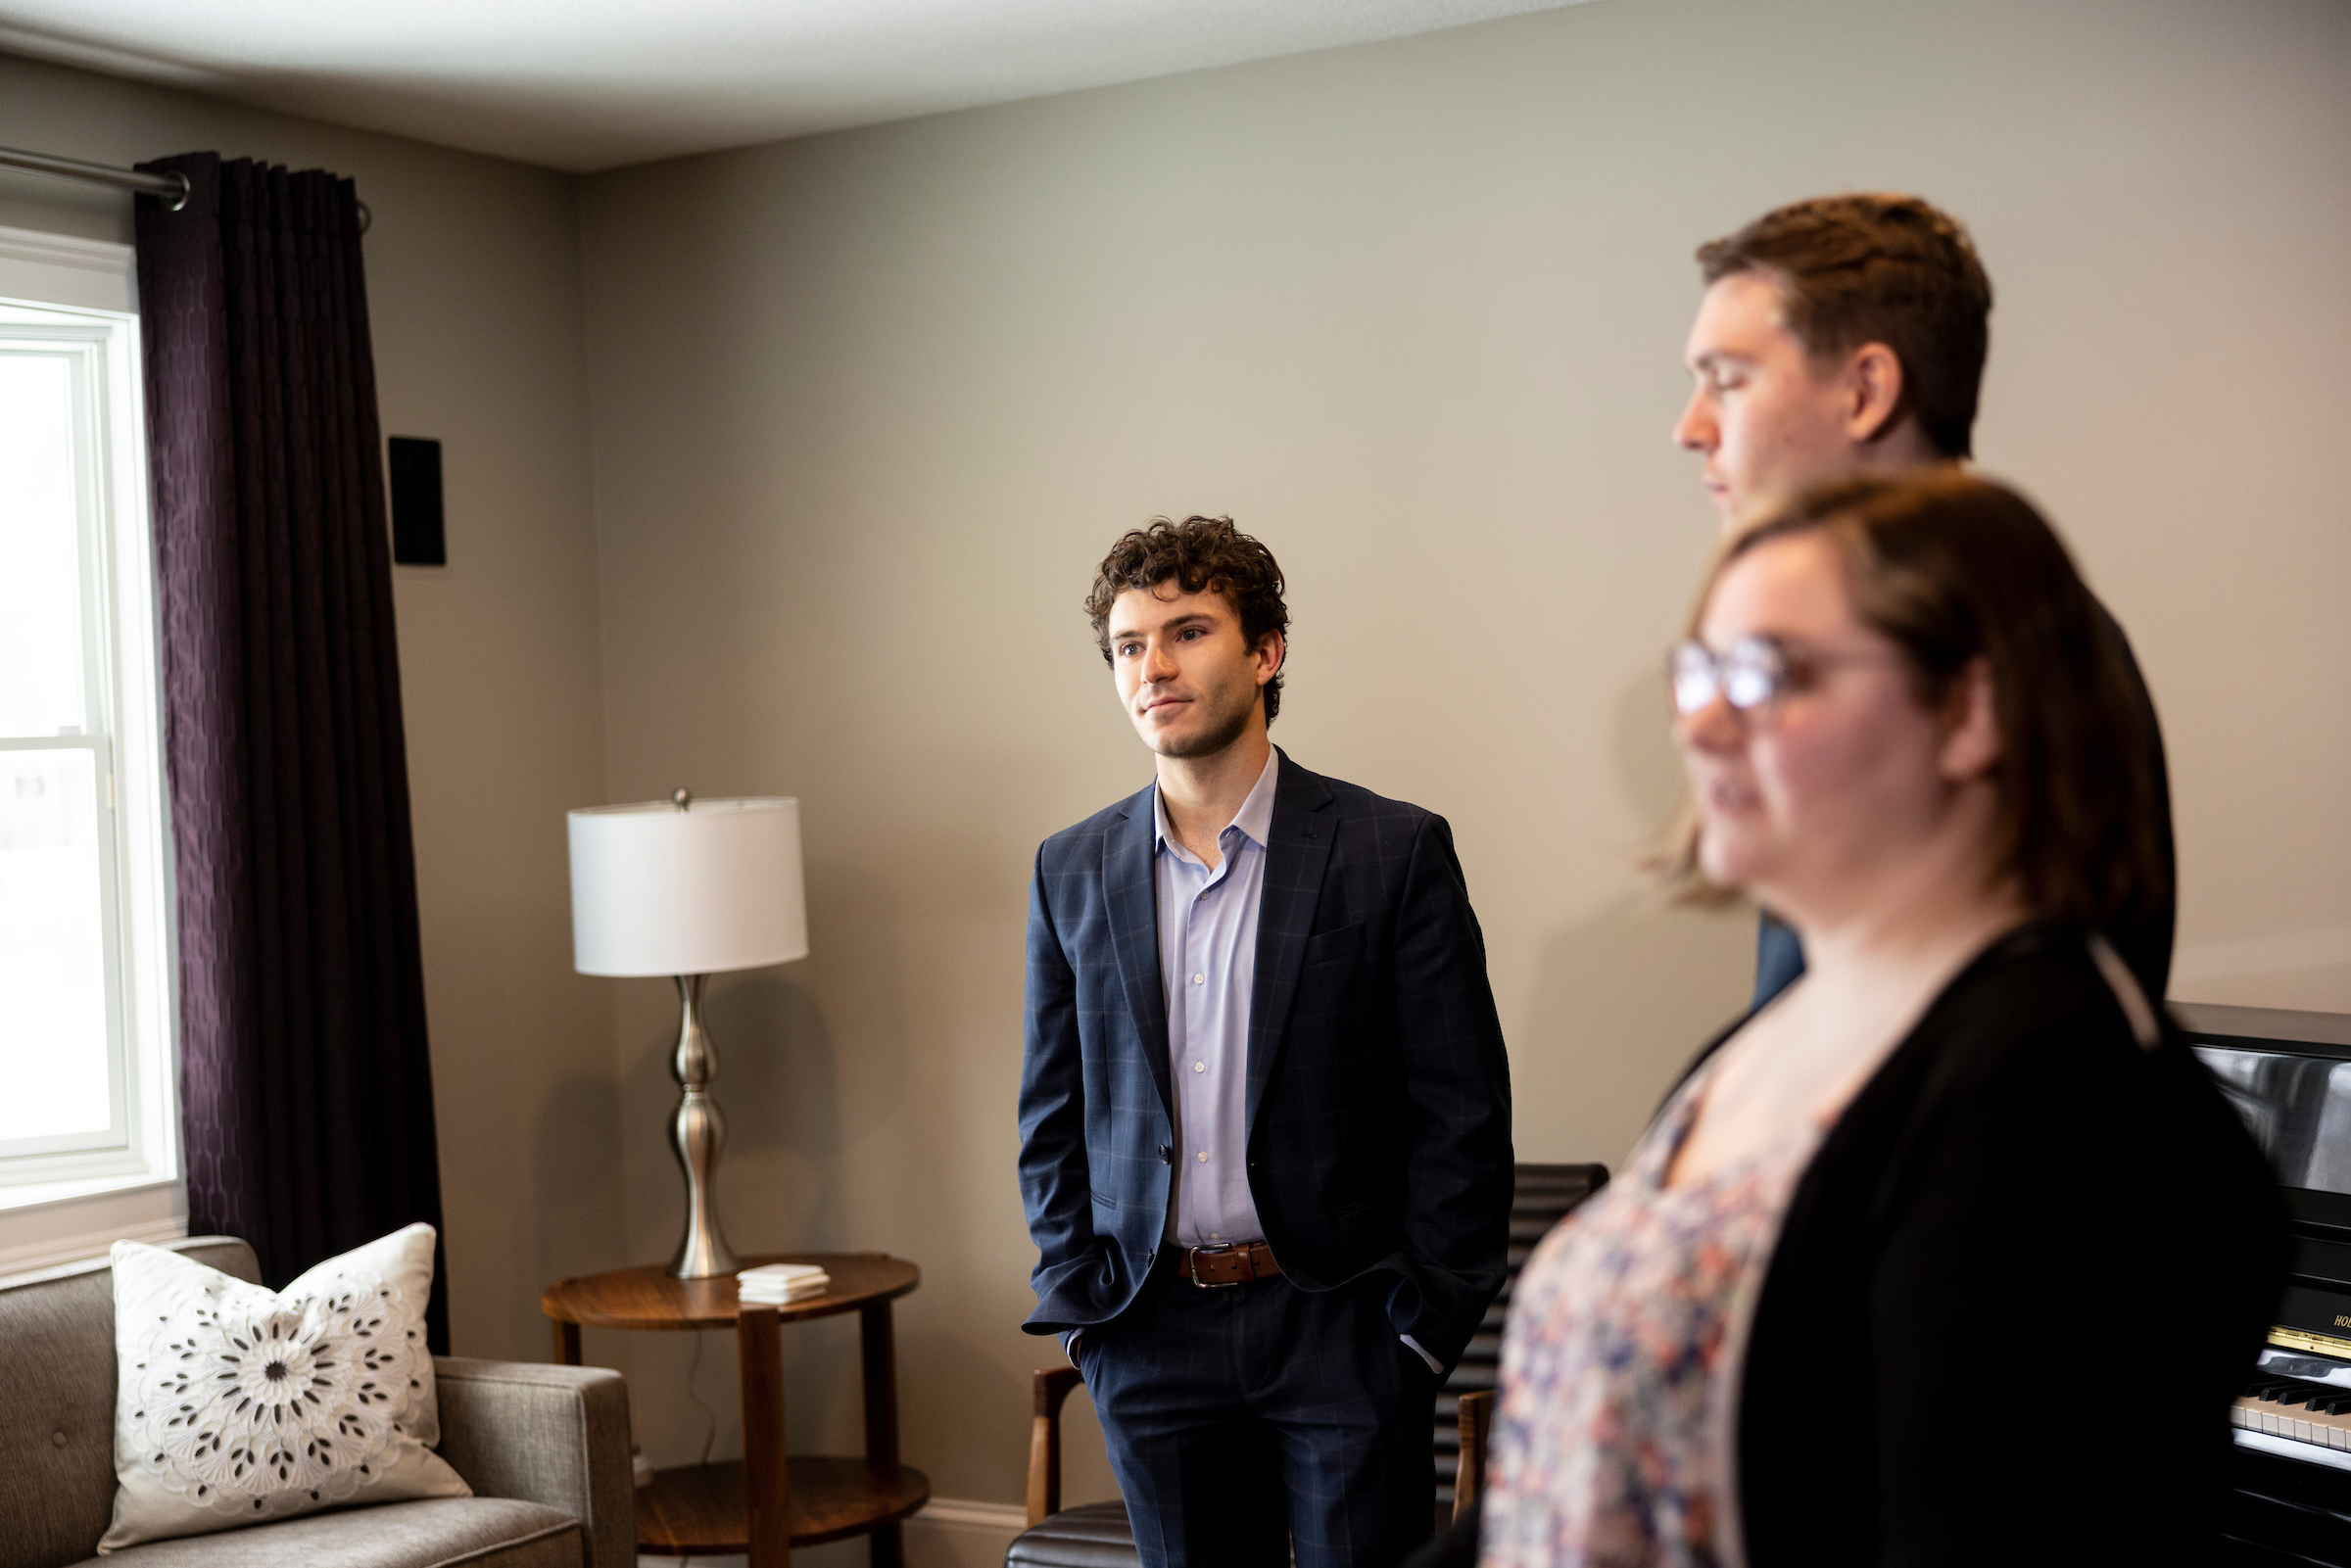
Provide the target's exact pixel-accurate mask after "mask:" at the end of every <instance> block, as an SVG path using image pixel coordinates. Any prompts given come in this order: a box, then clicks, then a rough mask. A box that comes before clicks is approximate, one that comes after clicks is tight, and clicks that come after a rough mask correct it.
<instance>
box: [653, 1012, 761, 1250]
mask: <svg viewBox="0 0 2351 1568" xmlns="http://www.w3.org/2000/svg"><path fill="white" fill-rule="evenodd" d="M706 978H708V976H707V975H702V974H681V975H678V976H677V981H678V1004H679V1007H680V1009H681V1013H682V1017H681V1018H680V1020H679V1022H678V1051H677V1055H676V1056H675V1057H673V1058H672V1059H671V1060H670V1072H671V1074H672V1075H673V1076H675V1077H676V1078H677V1080H678V1089H679V1091H680V1092H679V1096H678V1110H677V1115H675V1116H673V1117H670V1121H669V1146H670V1148H672V1149H673V1150H675V1151H677V1156H678V1166H679V1168H680V1169H682V1170H684V1171H685V1172H686V1235H685V1239H684V1240H682V1241H680V1242H679V1243H678V1251H677V1256H676V1257H674V1258H672V1259H670V1260H669V1272H670V1276H671V1277H672V1278H675V1279H708V1278H710V1277H711V1276H713V1275H715V1274H732V1273H734V1272H735V1271H736V1270H738V1269H740V1268H741V1267H743V1259H740V1258H737V1257H736V1256H735V1249H734V1248H732V1247H729V1246H728V1245H727V1238H726V1234H725V1233H724V1232H723V1231H721V1230H720V1229H719V1225H718V1189H717V1182H716V1178H717V1175H718V1157H719V1154H720V1152H721V1151H722V1150H724V1149H725V1148H726V1146H727V1118H726V1117H725V1116H724V1115H722V1114H721V1113H720V1111H719V1109H718V1101H717V1100H716V1099H714V1098H713V1097H712V1096H711V1093H710V1084H711V1082H712V1080H713V1079H715V1078H716V1077H717V1076H718V1047H717V1046H715V1045H713V1044H712V1043H711V1041H710V1036H709V1035H708V1034H706V1033H705V1032H703V1029H702V981H703V980H704V979H706Z"/></svg>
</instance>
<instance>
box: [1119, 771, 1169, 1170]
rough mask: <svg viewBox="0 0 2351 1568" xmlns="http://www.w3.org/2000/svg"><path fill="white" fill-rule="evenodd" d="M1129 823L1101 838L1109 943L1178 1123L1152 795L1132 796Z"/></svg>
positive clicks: (1164, 1101) (1162, 1093) (1162, 1096)
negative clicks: (1163, 973)
mask: <svg viewBox="0 0 2351 1568" xmlns="http://www.w3.org/2000/svg"><path fill="white" fill-rule="evenodd" d="M1124 811H1125V814H1126V819H1127V820H1126V821H1125V822H1124V823H1122V824H1120V826H1119V828H1118V830H1117V831H1116V832H1112V833H1109V834H1106V835H1105V836H1104V837H1103V840H1102V899H1103V903H1104V904H1105V905H1106V906H1107V907H1108V909H1109V912H1110V939H1111V946H1112V947H1113V948H1114V949H1115V951H1116V954H1117V957H1118V964H1119V980H1120V983H1121V984H1122V986H1123V987H1124V988H1125V990H1126V992H1127V1006H1128V1010H1129V1011H1130V1012H1131V1013H1132V1014H1133V1016H1134V1026H1135V1029H1136V1031H1137V1032H1138V1033H1139V1034H1140V1035H1141V1036H1142V1041H1143V1054H1144V1055H1145V1056H1147V1057H1149V1058H1150V1059H1151V1081H1152V1082H1153V1083H1155V1084H1157V1085H1159V1103H1160V1105H1161V1106H1162V1107H1163V1108H1165V1109H1166V1111H1167V1113H1168V1121H1169V1124H1170V1125H1171V1126H1172V1125H1174V1124H1175V1120H1176V1096H1175V1091H1174V1087H1173V1086H1172V1085H1171V1084H1170V1083H1169V1082H1168V999H1167V996H1166V994H1165V988H1164V987H1163V986H1162V985H1161V984H1160V977H1159V899H1158V896H1157V891H1156V886H1155V883H1154V881H1153V878H1152V869H1153V868H1152V864H1151V855H1152V846H1153V843H1154V841H1155V840H1156V839H1157V837H1158V833H1159V830H1158V824H1157V822H1156V820H1155V819H1154V817H1153V816H1152V812H1151V791H1150V789H1149V788H1146V789H1144V790H1143V791H1142V793H1140V794H1137V795H1133V796H1130V797H1129V798H1128V800H1127V802H1126V805H1125V807H1124Z"/></svg>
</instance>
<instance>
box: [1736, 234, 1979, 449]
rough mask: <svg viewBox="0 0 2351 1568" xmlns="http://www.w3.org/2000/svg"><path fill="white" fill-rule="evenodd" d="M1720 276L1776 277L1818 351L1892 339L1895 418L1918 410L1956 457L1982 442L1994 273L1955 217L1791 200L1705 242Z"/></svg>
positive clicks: (1809, 347)
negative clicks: (1979, 422) (1897, 370)
mask: <svg viewBox="0 0 2351 1568" xmlns="http://www.w3.org/2000/svg"><path fill="white" fill-rule="evenodd" d="M1698 264H1699V269H1700V271H1702V272H1703V274H1704V275H1705V280H1706V281H1707V282H1708V283H1709V284H1711V283H1715V282H1718V281H1719V280H1721V279H1723V278H1726V277H1728V276H1730V275H1731V274H1732V273H1734V272H1748V271H1755V272H1762V273H1765V274H1766V275H1768V276H1770V277H1772V278H1773V279H1775V280H1777V282H1778V283H1779V285H1780V296H1781V299H1782V300H1783V302H1784V303H1785V305H1786V309H1787V321H1788V330H1789V331H1790V332H1792V333H1794V334H1795V335H1796V340H1797V341H1798V342H1799V343H1801V344H1802V345H1803V346H1804V349H1805V352H1807V353H1808V354H1810V355H1812V356H1814V357H1815V358H1818V357H1820V356H1827V355H1838V354H1846V353H1849V352H1850V351H1852V350H1854V349H1858V348H1859V347H1861V345H1863V344H1865V343H1883V344H1884V345H1886V347H1888V348H1889V349H1892V350H1893V351H1894V355H1895V358H1896V359H1899V360H1900V361H1901V365H1902V394H1901V402H1900V404H1897V405H1896V406H1895V414H1894V420H1893V421H1889V422H1890V423H1894V422H1898V421H1899V420H1900V418H1901V416H1902V415H1903V414H1905V413H1909V414H1915V415H1916V416H1917V418H1918V427H1919V429H1920V431H1921V432H1922V433H1924V434H1925V436H1926V438H1927V439H1928V440H1929V441H1931V442H1933V443H1934V444H1935V450H1936V451H1940V452H1942V453H1943V455H1944V456H1946V457H1965V456H1968V455H1970V454H1971V451H1972V450H1973V446H1974V431H1975V424H1976V400H1977V396H1978V394H1979V392H1980V391H1981V390H1982V386H1983V382H1984V356H1985V355H1986V353H1987V352H1988V351H1989V350H1990V348H1991V278H1990V277H1988V276H1987V275H1986V274H1985V271H1984V263H1983V262H1982V261H1980V260H1978V259H1977V256H1976V247H1975V242H1974V241H1972V240H1970V239H1969V238H1968V237H1967V230H1966V228H1965V227H1964V226H1962V225H1961V223H1960V221H1959V220H1958V219H1957V218H1955V217H1953V216H1951V215H1950V214H1948V213H1945V212H1943V211H1942V210H1941V209H1939V208H1936V207H1933V206H1931V205H1929V204H1928V203H1926V202H1923V201H1920V200H1919V199H1918V198H1917V197H1915V196H1870V195H1856V196H1821V197H1815V198H1813V199H1812V200H1811V201H1807V202H1792V203H1790V204H1789V205H1788V206H1786V207H1781V208H1775V209H1773V210H1772V211H1771V212H1768V213H1766V214H1763V215H1762V216H1761V217H1758V218H1756V219H1755V220H1754V221H1753V222H1752V223H1750V224H1748V225H1747V227H1745V228H1743V229H1741V230H1739V232H1738V233H1736V234H1726V235H1724V236H1723V237H1722V238H1721V239H1718V240H1709V241H1707V242H1706V243H1705V244H1703V245H1702V246H1700V247H1699V248H1698Z"/></svg>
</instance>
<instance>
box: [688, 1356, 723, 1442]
mask: <svg viewBox="0 0 2351 1568" xmlns="http://www.w3.org/2000/svg"><path fill="white" fill-rule="evenodd" d="M701 1368H702V1337H701V1335H699V1334H696V1335H695V1337H694V1360H693V1362H692V1364H690V1365H689V1366H688V1367H687V1368H686V1397H687V1398H688V1399H690V1400H692V1401H693V1402H694V1407H695V1408H696V1409H697V1410H699V1411H701V1412H702V1416H703V1418H704V1419H705V1420H707V1421H708V1422H709V1423H710V1425H709V1428H708V1430H706V1431H704V1432H703V1434H702V1463H704V1464H708V1463H709V1462H710V1446H711V1445H712V1444H714V1443H716V1442H717V1441H718V1412H717V1411H716V1410H713V1409H712V1408H710V1406H708V1405H707V1404H704V1403H703V1402H702V1397H701V1395H699V1394H697V1393H696V1392H695V1387H694V1375H695V1374H696V1372H698V1371H700V1370H701Z"/></svg>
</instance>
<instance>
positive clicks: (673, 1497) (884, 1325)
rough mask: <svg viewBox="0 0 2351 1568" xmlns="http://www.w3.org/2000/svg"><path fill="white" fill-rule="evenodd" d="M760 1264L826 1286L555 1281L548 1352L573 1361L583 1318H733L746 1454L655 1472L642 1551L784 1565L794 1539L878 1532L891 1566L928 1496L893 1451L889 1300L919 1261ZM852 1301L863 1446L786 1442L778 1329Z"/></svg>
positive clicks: (644, 1321) (641, 1321)
mask: <svg viewBox="0 0 2351 1568" xmlns="http://www.w3.org/2000/svg"><path fill="white" fill-rule="evenodd" d="M760 1263H815V1264H817V1265H818V1266H819V1267H821V1268H823V1269H824V1271H825V1272H826V1273H827V1274H829V1275H831V1276H832V1284H831V1285H830V1286H828V1287H827V1289H826V1291H825V1294H824V1295H822V1296H811V1297H809V1298H807V1299H806V1300H804V1301H797V1302H792V1303H790V1304H788V1305H786V1306H783V1307H766V1306H758V1305H753V1306H749V1307H745V1306H744V1305H743V1304H742V1303H741V1302H740V1301H738V1300H737V1299H736V1287H735V1276H734V1275H732V1274H722V1275H719V1276H717V1277H715V1278H711V1279H672V1278H670V1277H669V1275H668V1274H666V1273H665V1272H663V1270H662V1268H661V1266H660V1265H659V1264H654V1265H652V1266H650V1267H647V1268H619V1269H614V1270H612V1271H611V1272H610V1273H604V1274H587V1275H583V1276H581V1277H579V1278H577V1279H564V1280H557V1281H556V1282H555V1283H554V1284H552V1285H550V1286H549V1287H548V1288H547V1290H546V1292H545V1293H544V1294H542V1295H541V1296H540V1298H539V1307H540V1310H542V1311H544V1312H545V1313H547V1315H548V1316H549V1317H551V1318H552V1319H554V1329H555V1359H556V1360H558V1361H561V1362H563V1363H565V1364H566V1365H570V1366H577V1365H579V1364H580V1329H581V1328H582V1327H583V1326H586V1327H591V1328H618V1329H649V1330H656V1331H658V1330H684V1331H693V1330H698V1329H710V1328H731V1329H733V1330H734V1331H735V1339H736V1346H737V1350H738V1353H739V1354H740V1357H741V1362H742V1369H741V1373H740V1380H741V1383H742V1386H743V1455H744V1456H743V1458H741V1459H740V1460H733V1459H730V1460H726V1461H723V1462H721V1463H717V1464H692V1465H683V1466H680V1467H679V1468H677V1469H674V1470H661V1471H657V1472H655V1473H654V1476H653V1482H652V1485H651V1486H649V1487H645V1488H641V1489H639V1491H638V1493H637V1549H638V1550H639V1551H641V1552H647V1553H650V1554H652V1555H656V1556H672V1557H675V1556H696V1557H700V1556H715V1555H718V1554H721V1553H732V1552H744V1553H746V1554H747V1555H748V1556H749V1557H750V1568H786V1565H788V1564H789V1563H790V1562H791V1561H792V1547H794V1546H813V1545H815V1544H818V1543H820V1542H826V1541H840V1540H842V1539H844V1538H845V1537H849V1536H856V1535H870V1536H871V1537H872V1538H873V1547H872V1549H873V1559H874V1568H897V1564H898V1563H899V1561H900V1546H899V1540H898V1521H899V1520H901V1519H903V1518H905V1517H906V1516H907V1515H908V1514H910V1513H912V1512H914V1510H915V1509H917V1508H919V1507H921V1506H922V1505H923V1504H924V1503H925V1502H926V1501H928V1500H929V1499H930V1497H931V1478H930V1477H928V1476H926V1475H924V1474H923V1473H922V1472H921V1471H920V1470H917V1469H915V1468H913V1467H912V1466H910V1465H903V1464H900V1463H899V1462H898V1371H897V1342H896V1339H895V1336H894V1334H893V1332H892V1330H891V1326H890V1312H889V1304H890V1303H891V1302H893V1301H895V1300H897V1299H898V1298H899V1297H901V1296H903V1295H905V1294H906V1293H907V1292H908V1291H911V1290H913V1289H914V1288H915V1287H916V1286H917V1285H919V1284H921V1283H922V1282H923V1271H922V1270H921V1269H920V1268H917V1267H916V1266H915V1265H914V1264H912V1263H910V1262H908V1261H907V1260H906V1259H903V1258H892V1257H890V1256H889V1255H888V1254H887V1253H780V1254H770V1255H767V1256H763V1257H759V1258H746V1259H744V1267H746V1268H748V1267H752V1266H755V1265H757V1264H760ZM841 1312H855V1313H857V1314H858V1317H859V1319H860V1325H859V1326H860V1329H861V1333H862V1339H863V1343H864V1348H865V1453H864V1456H863V1457H861V1458H840V1457H835V1456H832V1455H818V1454H794V1455H792V1456H791V1457H789V1458H787V1457H786V1455H785V1452H784V1345H783V1336H782V1326H783V1325H784V1324H786V1323H798V1322H805V1321H806V1320H807V1319H809V1318H812V1317H833V1316H836V1315H838V1314H839V1313H841Z"/></svg>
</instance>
